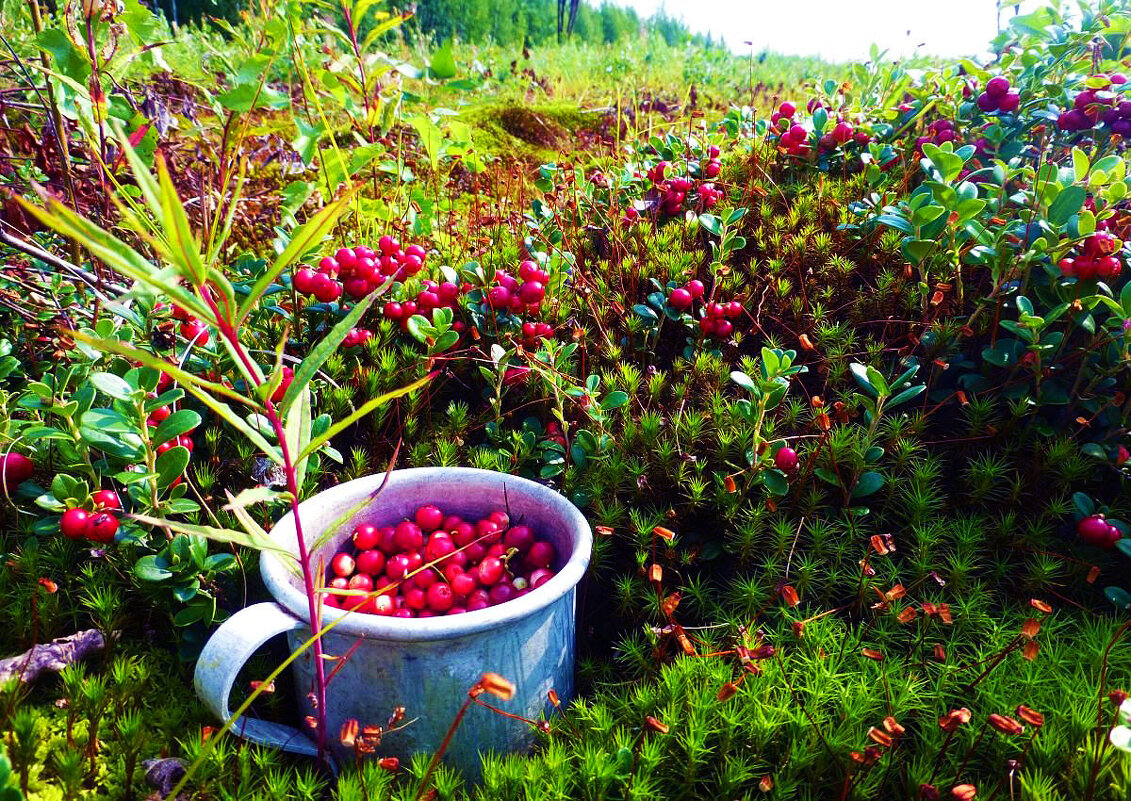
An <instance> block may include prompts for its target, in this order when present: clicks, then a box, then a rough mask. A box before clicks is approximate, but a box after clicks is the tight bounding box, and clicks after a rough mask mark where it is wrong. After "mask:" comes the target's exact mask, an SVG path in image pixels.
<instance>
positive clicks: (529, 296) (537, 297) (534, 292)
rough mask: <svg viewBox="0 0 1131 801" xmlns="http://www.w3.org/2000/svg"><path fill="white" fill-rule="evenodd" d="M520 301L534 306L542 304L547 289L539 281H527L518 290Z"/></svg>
mask: <svg viewBox="0 0 1131 801" xmlns="http://www.w3.org/2000/svg"><path fill="white" fill-rule="evenodd" d="M518 297H519V299H520V300H521V301H522V302H523V303H526V304H530V305H533V304H535V303H541V302H542V299H543V298H544V297H546V287H544V286H542V284H541V283H539V282H538V281H527V282H526V283H525V284H523V285H522V286H521V287H519V290H518Z"/></svg>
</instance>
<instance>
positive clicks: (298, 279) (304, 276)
mask: <svg viewBox="0 0 1131 801" xmlns="http://www.w3.org/2000/svg"><path fill="white" fill-rule="evenodd" d="M316 275H318V273H316V272H314V270H312V269H310V268H309V267H303V268H302V269H301V270H299V271H298V272H296V273H295V277H294V285H295V291H297V292H298V293H300V294H302V295H309V294H310V293H311V292H313V291H314V277H315V276H316Z"/></svg>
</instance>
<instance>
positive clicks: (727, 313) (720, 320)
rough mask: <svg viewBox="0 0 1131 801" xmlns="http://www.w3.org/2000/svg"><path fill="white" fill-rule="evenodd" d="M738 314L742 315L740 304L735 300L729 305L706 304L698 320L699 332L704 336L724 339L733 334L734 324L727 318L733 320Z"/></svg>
mask: <svg viewBox="0 0 1131 801" xmlns="http://www.w3.org/2000/svg"><path fill="white" fill-rule="evenodd" d="M740 314H742V304H741V303H739V302H738V301H737V300H732V301H730V302H729V303H717V302H711V303H708V304H707V305H706V306H704V307H703V316H702V317H701V318H700V319H699V330H700V331H702V332H703V334H704V335H706V336H709V337H714V338H715V339H726V338H727V337H729V336H730V335H731V334H732V333H734V323H732V322H731V321H730V320H728V319H727V318H728V317H729V318H731V319H734V318H735V317H738V316H739V315H740Z"/></svg>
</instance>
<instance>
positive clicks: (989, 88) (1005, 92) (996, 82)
mask: <svg viewBox="0 0 1131 801" xmlns="http://www.w3.org/2000/svg"><path fill="white" fill-rule="evenodd" d="M974 102H975V103H977V104H978V108H980V109H981V110H982V111H984V112H986V113H987V114H991V113H994V112H997V113H999V114H1012V113H1013V112H1015V111H1017V107H1018V106H1020V105H1021V95H1019V94H1018V93H1017V92H1011V91H1010V88H1009V78H1006V77H1005V76H1004V75H998V76H996V77H994V78H990V79H989V81H987V82H986V91H984V92H982V93H981V94H980V95H978V99H977V100H976V101H974Z"/></svg>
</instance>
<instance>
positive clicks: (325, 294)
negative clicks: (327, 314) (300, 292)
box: [314, 276, 342, 303]
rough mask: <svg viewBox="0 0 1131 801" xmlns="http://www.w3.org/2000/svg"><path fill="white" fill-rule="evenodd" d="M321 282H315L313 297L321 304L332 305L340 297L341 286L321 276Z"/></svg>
mask: <svg viewBox="0 0 1131 801" xmlns="http://www.w3.org/2000/svg"><path fill="white" fill-rule="evenodd" d="M323 279H324V280H322V281H318V280H315V285H314V297H316V298H318V300H319V301H320V302H321V303H333V302H334V301H335V300H337V299H338V298H340V297H341V296H342V285H341V284H340V283H338V282H337V281H331V280H330V279H329V278H326V277H325V276H323Z"/></svg>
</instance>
